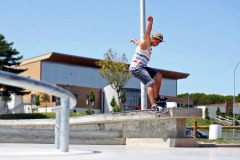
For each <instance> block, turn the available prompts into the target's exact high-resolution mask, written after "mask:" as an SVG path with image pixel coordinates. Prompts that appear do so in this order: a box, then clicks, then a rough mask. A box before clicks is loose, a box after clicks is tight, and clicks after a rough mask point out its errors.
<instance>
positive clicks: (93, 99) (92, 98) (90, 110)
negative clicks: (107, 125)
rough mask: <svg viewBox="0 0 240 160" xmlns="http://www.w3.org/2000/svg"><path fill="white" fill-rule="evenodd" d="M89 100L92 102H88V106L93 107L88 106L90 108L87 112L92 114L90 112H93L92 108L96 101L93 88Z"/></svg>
mask: <svg viewBox="0 0 240 160" xmlns="http://www.w3.org/2000/svg"><path fill="white" fill-rule="evenodd" d="M88 100H89V102H90V104H88V106H91V108H90V107H88V110H87V111H86V113H87V114H88V115H90V114H92V109H93V106H94V102H95V94H94V92H93V90H91V91H90V94H89V97H88Z"/></svg>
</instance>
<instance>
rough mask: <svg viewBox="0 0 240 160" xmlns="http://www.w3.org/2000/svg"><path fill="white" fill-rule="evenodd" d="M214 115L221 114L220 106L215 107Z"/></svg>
mask: <svg viewBox="0 0 240 160" xmlns="http://www.w3.org/2000/svg"><path fill="white" fill-rule="evenodd" d="M216 115H217V116H219V115H221V110H220V108H219V107H217V110H216Z"/></svg>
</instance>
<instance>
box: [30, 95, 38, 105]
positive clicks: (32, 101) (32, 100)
mask: <svg viewBox="0 0 240 160" xmlns="http://www.w3.org/2000/svg"><path fill="white" fill-rule="evenodd" d="M36 96H37V95H36V94H32V95H31V104H35V103H36Z"/></svg>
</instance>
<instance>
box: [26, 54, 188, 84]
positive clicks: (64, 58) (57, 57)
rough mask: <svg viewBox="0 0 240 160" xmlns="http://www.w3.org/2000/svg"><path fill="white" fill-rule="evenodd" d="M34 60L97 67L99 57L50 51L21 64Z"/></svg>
mask: <svg viewBox="0 0 240 160" xmlns="http://www.w3.org/2000/svg"><path fill="white" fill-rule="evenodd" d="M36 61H48V62H57V63H65V64H71V65H80V66H88V67H93V68H97V66H96V64H95V62H97V61H99V59H93V58H87V57H80V56H74V55H68V54H62V53H56V52H52V53H48V54H44V55H41V56H38V57H34V58H30V59H26V60H23V61H22V63H21V65H24V64H28V63H32V62H36ZM155 69H156V70H157V71H159V72H160V73H162V75H163V77H164V78H169V79H183V78H187V77H188V76H189V74H187V73H181V72H175V71H168V70H162V69H157V68H155Z"/></svg>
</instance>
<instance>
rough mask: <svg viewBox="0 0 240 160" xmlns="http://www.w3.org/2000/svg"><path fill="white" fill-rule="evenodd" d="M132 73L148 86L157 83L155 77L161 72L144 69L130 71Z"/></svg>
mask: <svg viewBox="0 0 240 160" xmlns="http://www.w3.org/2000/svg"><path fill="white" fill-rule="evenodd" d="M130 72H131V74H132V75H133V76H134V77H135V78H137V79H139V80H140V81H141V82H142V83H143V84H145V85H147V86H148V85H150V84H153V83H154V81H155V80H154V79H155V77H156V76H157V75H158V74H160V73H159V72H156V71H155V70H153V69H152V68H149V67H143V68H139V69H137V70H130Z"/></svg>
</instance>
